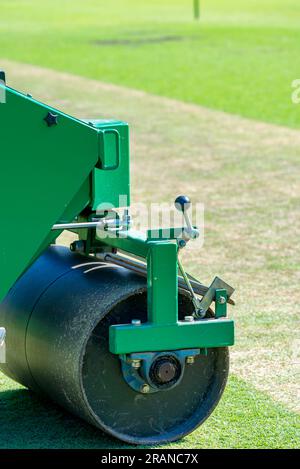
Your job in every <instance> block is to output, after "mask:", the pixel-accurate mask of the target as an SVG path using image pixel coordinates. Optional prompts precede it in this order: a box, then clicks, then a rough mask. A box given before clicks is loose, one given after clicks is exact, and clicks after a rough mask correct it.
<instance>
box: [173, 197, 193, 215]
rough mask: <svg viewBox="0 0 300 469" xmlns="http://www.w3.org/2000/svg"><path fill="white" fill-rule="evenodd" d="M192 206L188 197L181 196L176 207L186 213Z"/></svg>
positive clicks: (176, 202) (176, 201)
mask: <svg viewBox="0 0 300 469" xmlns="http://www.w3.org/2000/svg"><path fill="white" fill-rule="evenodd" d="M190 206H191V201H190V199H189V197H188V196H187V195H179V196H178V197H177V199H176V200H175V207H176V208H177V210H179V212H185V211H186V210H188V209H189V208H190Z"/></svg>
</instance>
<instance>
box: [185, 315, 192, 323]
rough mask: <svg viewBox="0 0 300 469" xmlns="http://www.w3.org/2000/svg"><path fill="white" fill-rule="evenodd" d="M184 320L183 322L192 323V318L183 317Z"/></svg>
mask: <svg viewBox="0 0 300 469" xmlns="http://www.w3.org/2000/svg"><path fill="white" fill-rule="evenodd" d="M184 320H185V322H193V321H194V316H185V317H184Z"/></svg>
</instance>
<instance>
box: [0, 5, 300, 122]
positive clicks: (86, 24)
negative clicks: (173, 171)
mask: <svg viewBox="0 0 300 469" xmlns="http://www.w3.org/2000/svg"><path fill="white" fill-rule="evenodd" d="M0 12H1V13H0V25H1V28H0V44H1V55H2V57H3V58H5V57H6V58H9V59H15V60H18V61H21V62H27V63H33V64H38V65H43V66H46V67H49V68H53V69H57V70H62V71H64V70H67V71H69V72H72V73H75V74H78V75H83V76H87V77H91V78H96V79H98V80H102V81H105V82H108V83H116V84H122V85H123V86H128V87H130V88H136V89H142V90H146V91H149V92H151V93H154V94H159V95H162V96H169V97H173V98H177V99H180V100H184V101H187V102H192V103H197V104H202V105H205V106H207V107H210V108H214V109H222V110H224V111H226V112H230V113H235V114H239V115H242V116H246V117H250V118H254V119H258V120H264V121H268V122H274V123H279V124H283V125H288V126H291V127H298V128H299V127H300V106H296V105H295V104H293V103H292V101H291V92H292V88H291V83H292V81H293V80H294V79H297V78H300V71H299V69H300V54H299V43H300V28H299V23H300V4H299V1H298V0H285V1H282V0H260V1H259V0H247V1H245V2H241V1H238V0H228V1H225V0H202V1H201V21H200V22H199V23H198V22H195V21H193V15H192V0H172V1H171V0H151V2H149V1H140V0H126V1H124V0H110V1H109V2H107V1H104V0H85V1H84V2H82V1H80V0H72V1H71V0H51V1H50V0H44V1H43V2H39V1H37V0H0Z"/></svg>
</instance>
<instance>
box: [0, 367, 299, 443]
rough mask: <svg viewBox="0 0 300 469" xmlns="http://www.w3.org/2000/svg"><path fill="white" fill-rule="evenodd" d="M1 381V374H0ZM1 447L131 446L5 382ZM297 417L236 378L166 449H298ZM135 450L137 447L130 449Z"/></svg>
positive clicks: (0, 399)
mask: <svg viewBox="0 0 300 469" xmlns="http://www.w3.org/2000/svg"><path fill="white" fill-rule="evenodd" d="M0 378H1V375H0ZM3 383H5V384H3V386H6V388H2V389H3V391H2V392H0V448H1V449H4V448H5V449H18V448H19V449H28V448H36V449H38V448H44V449H47V448H51V449H55V448H59V449H64V448H74V449H76V448H82V449H88V448H89V449H101V448H108V449H112V448H132V446H129V445H125V444H123V443H122V442H120V441H119V440H115V439H112V438H110V437H109V436H107V435H105V434H104V433H102V432H101V431H100V430H99V429H97V428H94V427H92V426H91V425H89V424H87V423H85V422H84V421H83V420H81V419H79V418H76V417H74V416H72V415H71V414H69V413H68V412H66V411H64V410H62V409H61V408H60V407H58V406H57V405H55V404H53V403H52V402H51V401H49V400H46V399H44V398H41V397H39V396H37V395H36V394H34V393H32V392H31V391H28V390H26V389H24V388H15V389H14V388H13V386H18V385H17V384H15V383H13V382H12V381H10V380H8V379H7V378H4V381H3ZM299 428H300V419H299V415H297V414H295V413H293V412H291V411H288V410H287V409H286V408H285V407H284V406H282V405H281V404H279V403H278V402H275V401H273V400H272V399H270V397H269V396H268V395H267V394H265V393H263V392H260V391H257V390H256V389H255V388H253V386H251V385H249V384H247V383H245V382H244V381H243V380H241V379H239V378H237V377H236V376H234V375H231V376H230V379H229V382H228V385H227V388H226V390H225V393H224V396H223V398H222V400H221V402H220V403H219V405H218V406H217V408H216V410H215V411H214V412H213V414H212V415H211V416H210V418H209V419H208V420H207V421H206V422H205V423H204V424H203V425H202V426H201V427H199V428H198V429H197V430H196V431H195V432H193V433H191V434H190V435H189V436H187V437H185V438H184V439H182V440H180V441H178V442H176V443H173V444H171V445H166V446H165V447H168V448H170V449H171V448H181V449H182V448H297V447H298V445H299V436H300V435H299V431H298V430H299ZM134 448H138V447H134Z"/></svg>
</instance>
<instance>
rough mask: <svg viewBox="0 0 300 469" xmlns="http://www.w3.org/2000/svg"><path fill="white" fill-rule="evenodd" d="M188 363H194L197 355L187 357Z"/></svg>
mask: <svg viewBox="0 0 300 469" xmlns="http://www.w3.org/2000/svg"><path fill="white" fill-rule="evenodd" d="M186 363H187V365H192V364H193V363H195V357H194V356H193V355H191V356H189V357H186Z"/></svg>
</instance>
